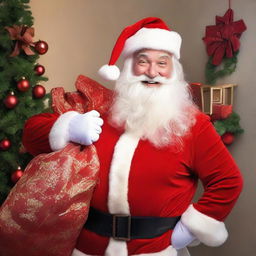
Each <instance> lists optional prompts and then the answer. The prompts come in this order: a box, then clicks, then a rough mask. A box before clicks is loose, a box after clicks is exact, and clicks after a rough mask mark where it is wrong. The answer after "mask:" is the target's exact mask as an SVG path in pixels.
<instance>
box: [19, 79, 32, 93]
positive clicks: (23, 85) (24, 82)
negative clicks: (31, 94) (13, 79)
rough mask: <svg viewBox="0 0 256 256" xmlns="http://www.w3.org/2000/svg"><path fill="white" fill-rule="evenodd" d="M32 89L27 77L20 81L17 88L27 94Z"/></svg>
mask: <svg viewBox="0 0 256 256" xmlns="http://www.w3.org/2000/svg"><path fill="white" fill-rule="evenodd" d="M29 87H30V83H29V81H28V80H27V79H25V77H22V79H21V80H20V81H18V83H17V88H18V90H19V91H20V92H26V91H27V90H28V89H29Z"/></svg>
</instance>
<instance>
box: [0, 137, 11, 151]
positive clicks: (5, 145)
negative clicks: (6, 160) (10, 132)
mask: <svg viewBox="0 0 256 256" xmlns="http://www.w3.org/2000/svg"><path fill="white" fill-rule="evenodd" d="M11 145H12V144H11V142H10V141H9V140H8V139H3V140H1V141H0V150H3V151H5V150H8V149H9V148H10V147H11Z"/></svg>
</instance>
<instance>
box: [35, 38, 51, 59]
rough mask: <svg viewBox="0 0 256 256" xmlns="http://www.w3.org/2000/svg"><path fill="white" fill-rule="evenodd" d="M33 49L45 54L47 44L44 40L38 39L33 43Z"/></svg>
mask: <svg viewBox="0 0 256 256" xmlns="http://www.w3.org/2000/svg"><path fill="white" fill-rule="evenodd" d="M35 50H36V52H37V53H39V54H41V55H42V54H45V53H46V52H47V51H48V44H47V43H46V42H45V41H41V40H39V41H38V42H36V43H35Z"/></svg>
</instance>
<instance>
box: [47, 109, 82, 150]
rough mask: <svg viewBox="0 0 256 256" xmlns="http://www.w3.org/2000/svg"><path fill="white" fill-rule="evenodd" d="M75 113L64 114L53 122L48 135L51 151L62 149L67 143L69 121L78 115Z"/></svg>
mask: <svg viewBox="0 0 256 256" xmlns="http://www.w3.org/2000/svg"><path fill="white" fill-rule="evenodd" d="M78 114H79V113H78V112H76V111H69V112H66V113H64V114H62V115H60V117H59V118H58V119H57V120H56V121H55V123H54V125H53V127H52V129H51V131H50V134H49V143H50V147H51V149H52V150H53V151H57V150H59V149H62V148H64V147H65V146H66V145H67V143H68V142H69V134H68V127H69V122H70V120H71V119H72V118H73V117H74V116H76V115H78Z"/></svg>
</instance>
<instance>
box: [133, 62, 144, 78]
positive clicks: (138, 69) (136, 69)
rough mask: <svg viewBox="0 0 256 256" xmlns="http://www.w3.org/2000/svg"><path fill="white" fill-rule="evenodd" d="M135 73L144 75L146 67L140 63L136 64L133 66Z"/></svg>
mask: <svg viewBox="0 0 256 256" xmlns="http://www.w3.org/2000/svg"><path fill="white" fill-rule="evenodd" d="M133 73H134V75H135V76H139V75H142V74H143V73H144V68H143V67H141V66H139V65H135V66H134V68H133Z"/></svg>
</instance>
